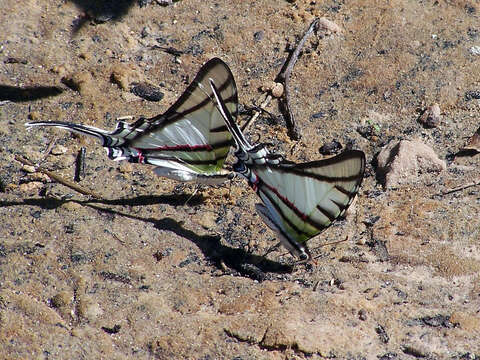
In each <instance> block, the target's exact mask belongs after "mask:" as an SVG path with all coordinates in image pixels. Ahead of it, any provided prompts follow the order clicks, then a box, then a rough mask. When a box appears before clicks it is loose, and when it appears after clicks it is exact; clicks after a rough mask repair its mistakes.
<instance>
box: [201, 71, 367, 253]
mask: <svg viewBox="0 0 480 360" xmlns="http://www.w3.org/2000/svg"><path fill="white" fill-rule="evenodd" d="M210 85H211V88H212V91H213V95H214V97H215V102H216V104H217V107H218V110H219V112H220V113H221V115H222V117H223V119H224V120H225V125H226V126H227V128H228V129H229V131H230V132H231V134H232V136H233V139H234V142H235V148H236V151H235V157H236V158H237V161H236V163H235V164H234V165H233V170H234V171H235V172H236V173H238V174H240V175H242V176H243V177H244V178H246V179H247V181H248V183H249V185H250V187H251V188H252V189H253V190H254V191H255V192H256V193H257V195H258V196H259V197H260V199H261V200H262V203H261V204H257V205H256V210H257V212H258V214H259V215H260V217H261V218H262V219H263V221H264V222H265V223H266V224H267V226H268V227H270V228H271V229H272V230H273V231H274V232H276V233H277V234H278V236H279V238H280V242H281V244H283V246H285V247H286V248H287V249H288V250H289V251H290V253H291V254H293V255H295V256H297V257H298V258H299V259H300V260H302V261H306V260H309V259H311V255H310V251H309V250H308V247H307V245H306V243H307V241H308V240H309V239H311V238H312V237H314V236H316V235H318V234H319V233H321V232H322V231H324V230H325V229H327V228H328V227H329V226H330V225H332V223H333V222H334V221H335V220H336V219H338V218H339V217H340V216H342V215H343V214H344V213H345V211H346V210H347V209H348V207H349V206H350V204H351V203H352V201H353V199H354V198H355V196H356V195H357V192H358V190H359V188H360V185H361V183H362V180H363V174H364V172H365V154H364V153H363V152H362V151H359V150H348V151H345V152H343V153H341V154H339V155H337V156H335V157H331V158H328V159H324V160H318V161H311V162H306V163H301V164H297V163H294V162H291V161H287V160H285V159H284V158H283V157H282V156H280V155H278V154H275V153H270V152H269V151H268V150H267V149H266V147H265V145H263V144H257V145H253V146H252V145H251V144H250V143H249V142H248V141H247V139H246V138H245V136H244V134H243V133H242V131H241V130H240V128H239V127H238V126H237V124H236V123H235V119H234V114H231V113H230V110H229V108H228V105H227V104H228V103H227V102H225V100H224V99H223V96H222V93H221V87H220V88H217V84H216V82H215V79H213V78H211V79H210Z"/></svg>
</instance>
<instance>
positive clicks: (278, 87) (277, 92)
mask: <svg viewBox="0 0 480 360" xmlns="http://www.w3.org/2000/svg"><path fill="white" fill-rule="evenodd" d="M272 95H273V96H274V97H276V98H279V97H280V96H282V95H283V84H281V83H275V85H274V86H273V88H272Z"/></svg>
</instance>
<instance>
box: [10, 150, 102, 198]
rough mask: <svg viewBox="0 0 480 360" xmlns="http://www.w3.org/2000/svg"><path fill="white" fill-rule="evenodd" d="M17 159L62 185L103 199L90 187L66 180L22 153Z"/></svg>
mask: <svg viewBox="0 0 480 360" xmlns="http://www.w3.org/2000/svg"><path fill="white" fill-rule="evenodd" d="M15 160H17V161H19V162H21V163H22V164H24V165H28V166H33V167H34V168H35V171H39V172H41V173H43V174H45V175H47V176H48V177H50V178H51V179H53V180H55V181H56V182H58V183H60V184H62V185H65V186H66V187H69V188H70V189H73V190H75V191H77V192H79V193H80V194H83V195H89V196H92V197H94V198H96V199H102V197H101V196H100V195H98V194H97V193H95V192H93V191H91V190H88V189H84V188H83V187H81V186H80V185H77V184H75V183H73V182H71V181H69V180H66V179H64V178H63V177H61V176H60V175H57V174H55V173H53V172H51V171H49V170H47V169H45V168H44V167H42V166H37V165H35V164H34V163H32V162H31V161H30V160H28V159H26V158H23V157H21V156H20V155H15Z"/></svg>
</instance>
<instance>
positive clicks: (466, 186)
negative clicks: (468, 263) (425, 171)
mask: <svg viewBox="0 0 480 360" xmlns="http://www.w3.org/2000/svg"><path fill="white" fill-rule="evenodd" d="M478 185H480V181H477V182H473V183H470V184H467V185H463V186H459V187H456V188H453V189H450V190H447V191H444V192H442V193H440V194H439V195H448V194H451V193H453V192H457V191H461V190H465V189H468V188H471V187H474V186H478Z"/></svg>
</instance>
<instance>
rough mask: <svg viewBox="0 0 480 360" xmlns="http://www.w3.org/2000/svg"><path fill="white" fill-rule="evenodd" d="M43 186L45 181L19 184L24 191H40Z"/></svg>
mask: <svg viewBox="0 0 480 360" xmlns="http://www.w3.org/2000/svg"><path fill="white" fill-rule="evenodd" d="M42 186H43V183H42V182H40V181H30V182H28V183H23V184H21V185H20V186H19V190H20V191H21V192H23V193H33V192H35V191H38V190H39V189H41V188H42Z"/></svg>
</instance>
